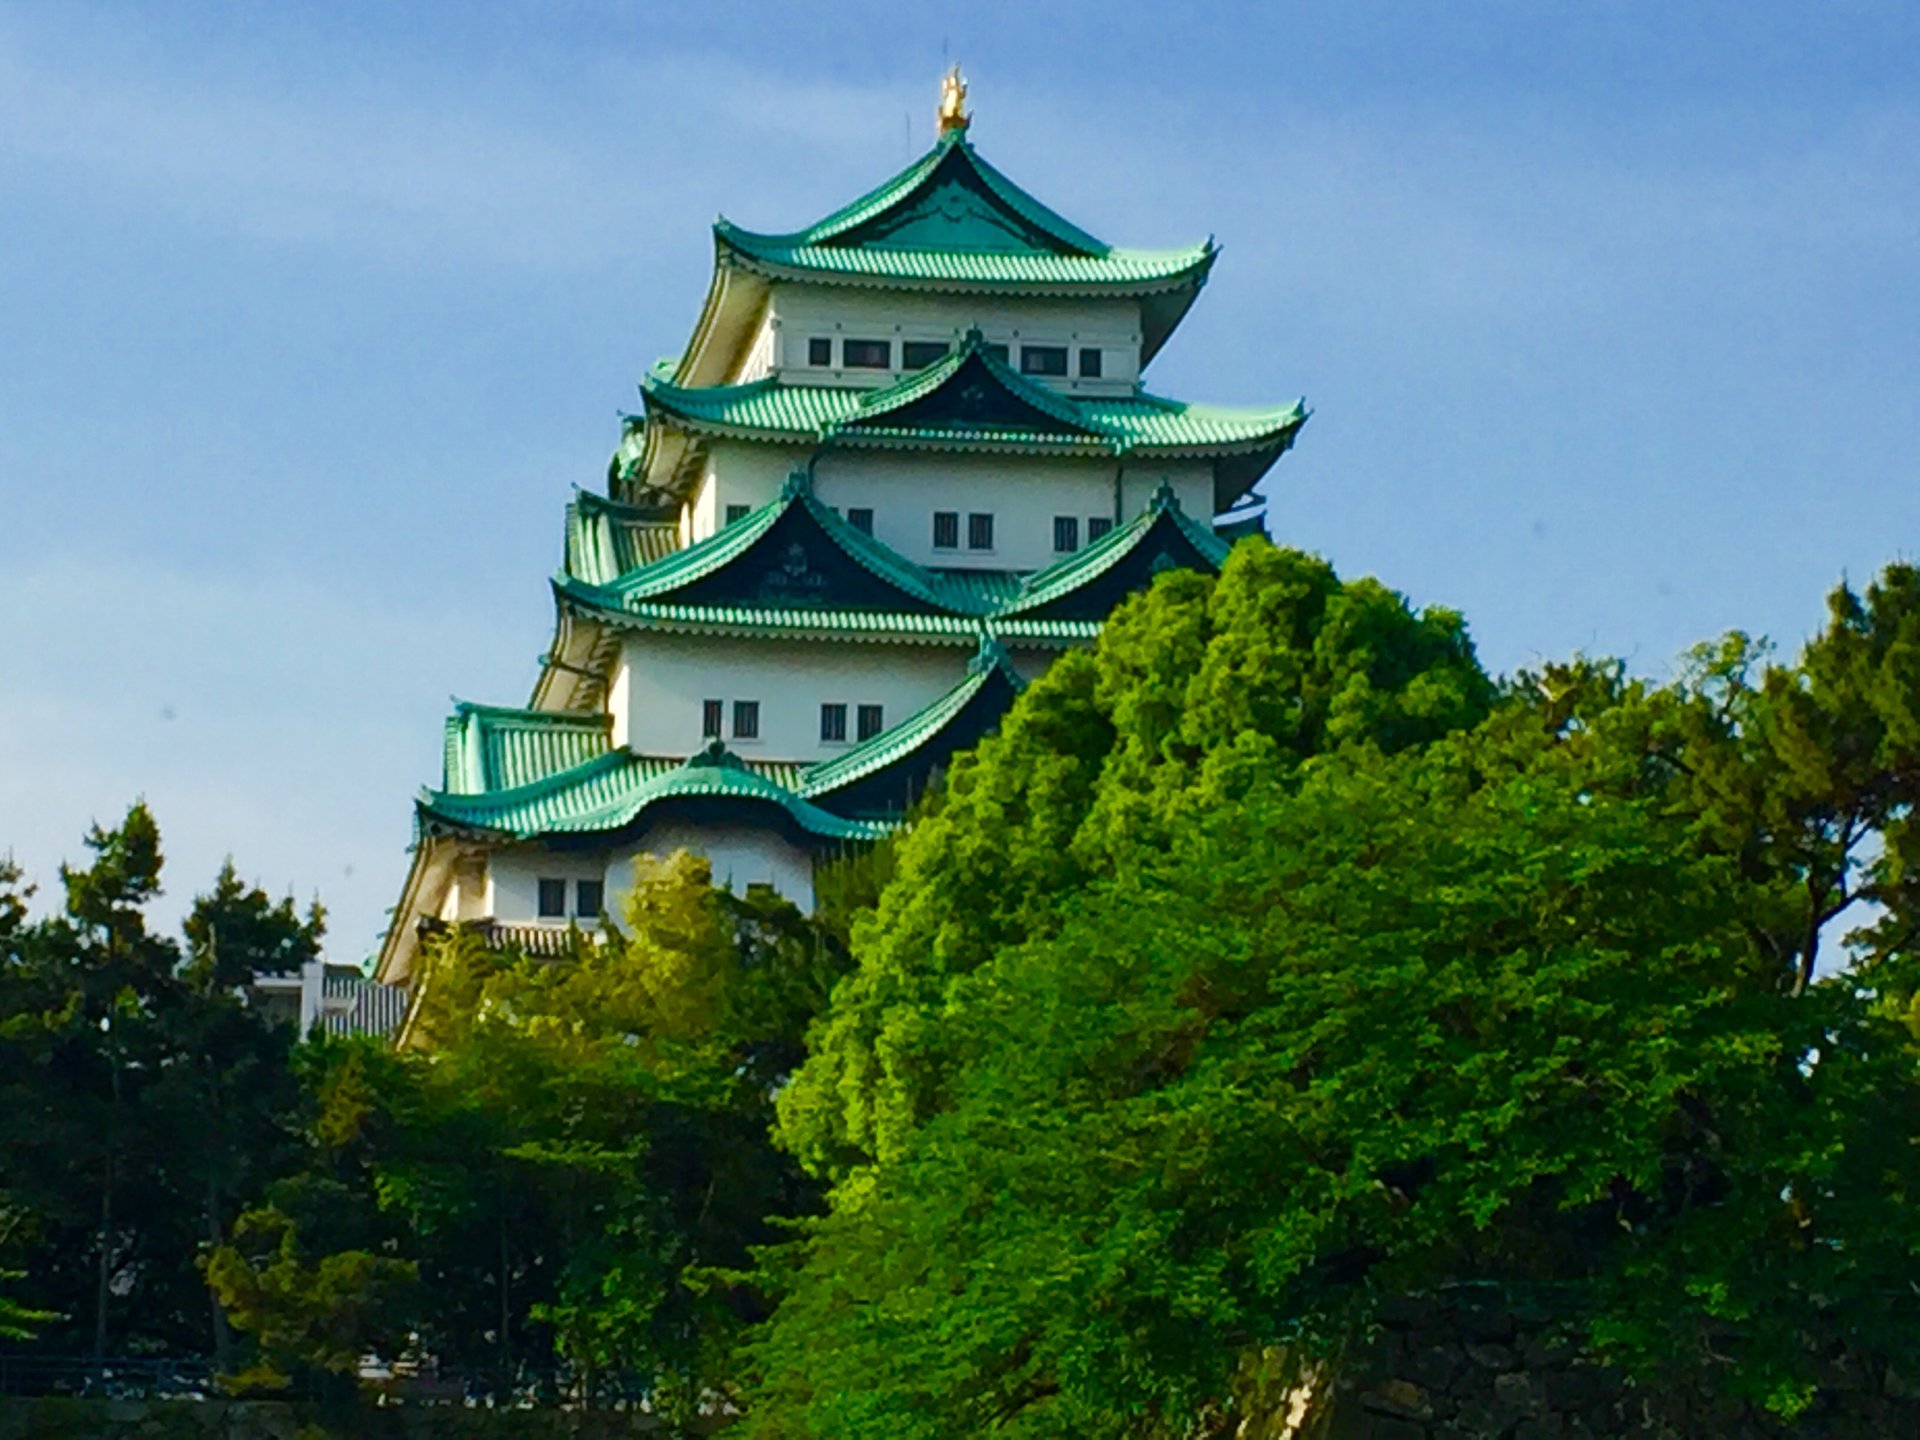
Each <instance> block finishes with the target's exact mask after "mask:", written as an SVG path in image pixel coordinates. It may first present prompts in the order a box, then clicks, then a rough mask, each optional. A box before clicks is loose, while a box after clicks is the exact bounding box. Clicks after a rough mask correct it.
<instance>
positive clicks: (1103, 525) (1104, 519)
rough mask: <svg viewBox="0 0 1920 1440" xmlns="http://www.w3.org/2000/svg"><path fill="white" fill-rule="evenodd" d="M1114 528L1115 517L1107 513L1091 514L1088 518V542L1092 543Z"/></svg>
mask: <svg viewBox="0 0 1920 1440" xmlns="http://www.w3.org/2000/svg"><path fill="white" fill-rule="evenodd" d="M1111 529H1113V519H1112V517H1111V516H1107V515H1091V516H1089V517H1088V518H1087V543H1088V544H1089V545H1091V544H1092V543H1093V542H1094V541H1096V540H1098V539H1099V538H1100V537H1101V536H1102V535H1104V534H1106V533H1107V532H1108V531H1109V530H1111Z"/></svg>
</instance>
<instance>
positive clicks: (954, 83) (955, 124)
mask: <svg viewBox="0 0 1920 1440" xmlns="http://www.w3.org/2000/svg"><path fill="white" fill-rule="evenodd" d="M972 122H973V117H972V116H971V115H969V114H967V77H966V76H964V75H962V74H961V73H960V66H959V64H958V63H956V64H955V65H954V67H953V68H952V69H951V70H949V71H947V73H946V74H945V75H944V76H943V77H941V80H940V133H941V134H942V135H945V134H946V133H947V132H948V131H949V130H964V129H966V128H967V126H968V125H970V124H971V123H972Z"/></svg>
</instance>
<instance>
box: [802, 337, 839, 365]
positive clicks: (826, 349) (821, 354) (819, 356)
mask: <svg viewBox="0 0 1920 1440" xmlns="http://www.w3.org/2000/svg"><path fill="white" fill-rule="evenodd" d="M807 364H809V365H811V366H813V367H814V368H815V369H816V370H831V369H832V368H833V340H832V339H831V337H829V336H826V335H814V336H812V337H810V338H809V339H808V340H807Z"/></svg>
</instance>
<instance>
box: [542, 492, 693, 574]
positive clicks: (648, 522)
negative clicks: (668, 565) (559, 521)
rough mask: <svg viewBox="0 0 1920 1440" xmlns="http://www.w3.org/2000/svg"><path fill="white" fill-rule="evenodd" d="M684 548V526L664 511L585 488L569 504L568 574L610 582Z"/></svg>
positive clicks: (575, 493)
mask: <svg viewBox="0 0 1920 1440" xmlns="http://www.w3.org/2000/svg"><path fill="white" fill-rule="evenodd" d="M679 548H680V525H679V522H678V521H676V520H672V519H665V518H662V516H661V515H660V513H659V512H657V511H654V510H649V509H643V508H641V507H639V506H634V505H622V504H619V503H618V502H617V501H613V500H609V499H607V498H605V497H604V496H600V495H595V494H592V493H591V492H589V491H585V490H580V491H576V492H574V497H573V503H572V504H571V505H569V506H567V554H566V572H567V574H569V575H577V576H579V577H580V578H581V579H582V580H586V581H589V582H590V583H592V584H596V585H604V584H606V583H608V582H609V581H612V580H617V579H618V578H619V577H620V576H622V575H625V574H626V573H627V572H628V571H630V570H636V569H638V568H639V567H640V566H642V565H649V564H652V563H653V562H654V561H656V560H662V559H665V558H666V557H667V556H668V555H670V554H672V553H673V552H674V551H676V550H678V549H679Z"/></svg>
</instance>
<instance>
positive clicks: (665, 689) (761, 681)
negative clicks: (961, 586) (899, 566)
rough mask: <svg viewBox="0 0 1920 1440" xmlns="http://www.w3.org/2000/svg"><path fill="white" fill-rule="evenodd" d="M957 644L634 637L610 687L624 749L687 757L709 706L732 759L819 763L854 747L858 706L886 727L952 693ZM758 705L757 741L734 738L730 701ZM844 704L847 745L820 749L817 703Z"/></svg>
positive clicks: (962, 654) (960, 663) (961, 659)
mask: <svg viewBox="0 0 1920 1440" xmlns="http://www.w3.org/2000/svg"><path fill="white" fill-rule="evenodd" d="M970 658H971V651H970V650H969V649H968V648H967V647H965V646H961V645H943V646H917V645H891V644H870V643H859V642H848V641H844V640H842V641H817V640H813V641H808V640H757V639H744V638H733V637H728V636H705V635H657V634H638V635H631V636H629V637H628V638H627V641H626V645H625V647H624V649H623V652H622V655H621V666H620V668H619V670H618V671H617V672H616V674H615V680H614V684H615V686H616V687H622V688H624V689H625V690H626V692H627V693H626V696H625V697H624V702H623V703H624V704H625V706H626V710H627V715H628V726H627V738H626V745H627V747H628V748H629V749H631V750H633V751H634V752H635V753H637V754H641V755H691V754H693V753H694V752H695V751H697V750H699V749H700V748H701V746H702V745H704V744H705V743H706V742H705V741H704V740H703V739H702V738H701V735H700V709H701V702H702V701H703V700H720V701H723V702H724V703H725V705H726V728H725V733H724V734H723V735H722V738H723V739H724V740H725V741H726V742H727V747H728V748H729V749H731V750H733V751H734V752H735V753H737V754H739V755H741V756H743V757H748V758H753V759H765V760H819V759H824V758H826V757H828V756H832V755H838V754H841V753H843V752H844V751H845V750H847V749H848V748H849V747H850V746H851V745H852V744H854V743H855V742H854V740H853V739H852V737H853V736H855V735H857V734H858V731H857V729H856V728H855V727H856V723H857V716H858V709H857V707H859V706H860V705H879V706H881V707H882V708H883V710H884V712H885V723H886V725H888V726H893V725H897V724H899V723H900V722H901V721H902V720H905V719H906V718H907V717H908V716H909V715H912V714H913V713H914V712H915V711H917V710H919V709H921V708H922V707H924V706H926V705H928V704H931V703H932V702H933V701H934V700H936V699H938V698H939V697H940V696H942V695H944V694H945V693H946V692H947V691H949V690H951V689H952V688H953V687H954V686H955V685H957V684H959V683H960V680H961V678H962V677H963V676H964V675H965V674H966V665H967V661H968V659H970ZM735 700H757V701H759V702H760V737H759V738H758V739H757V740H739V739H736V738H735V737H734V735H733V702H734V701H735ZM831 701H839V702H842V703H844V704H845V705H846V706H847V734H848V736H849V739H848V741H847V743H846V744H844V745H841V744H832V745H829V744H822V743H821V740H820V706H821V705H822V704H823V703H827V702H831Z"/></svg>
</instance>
